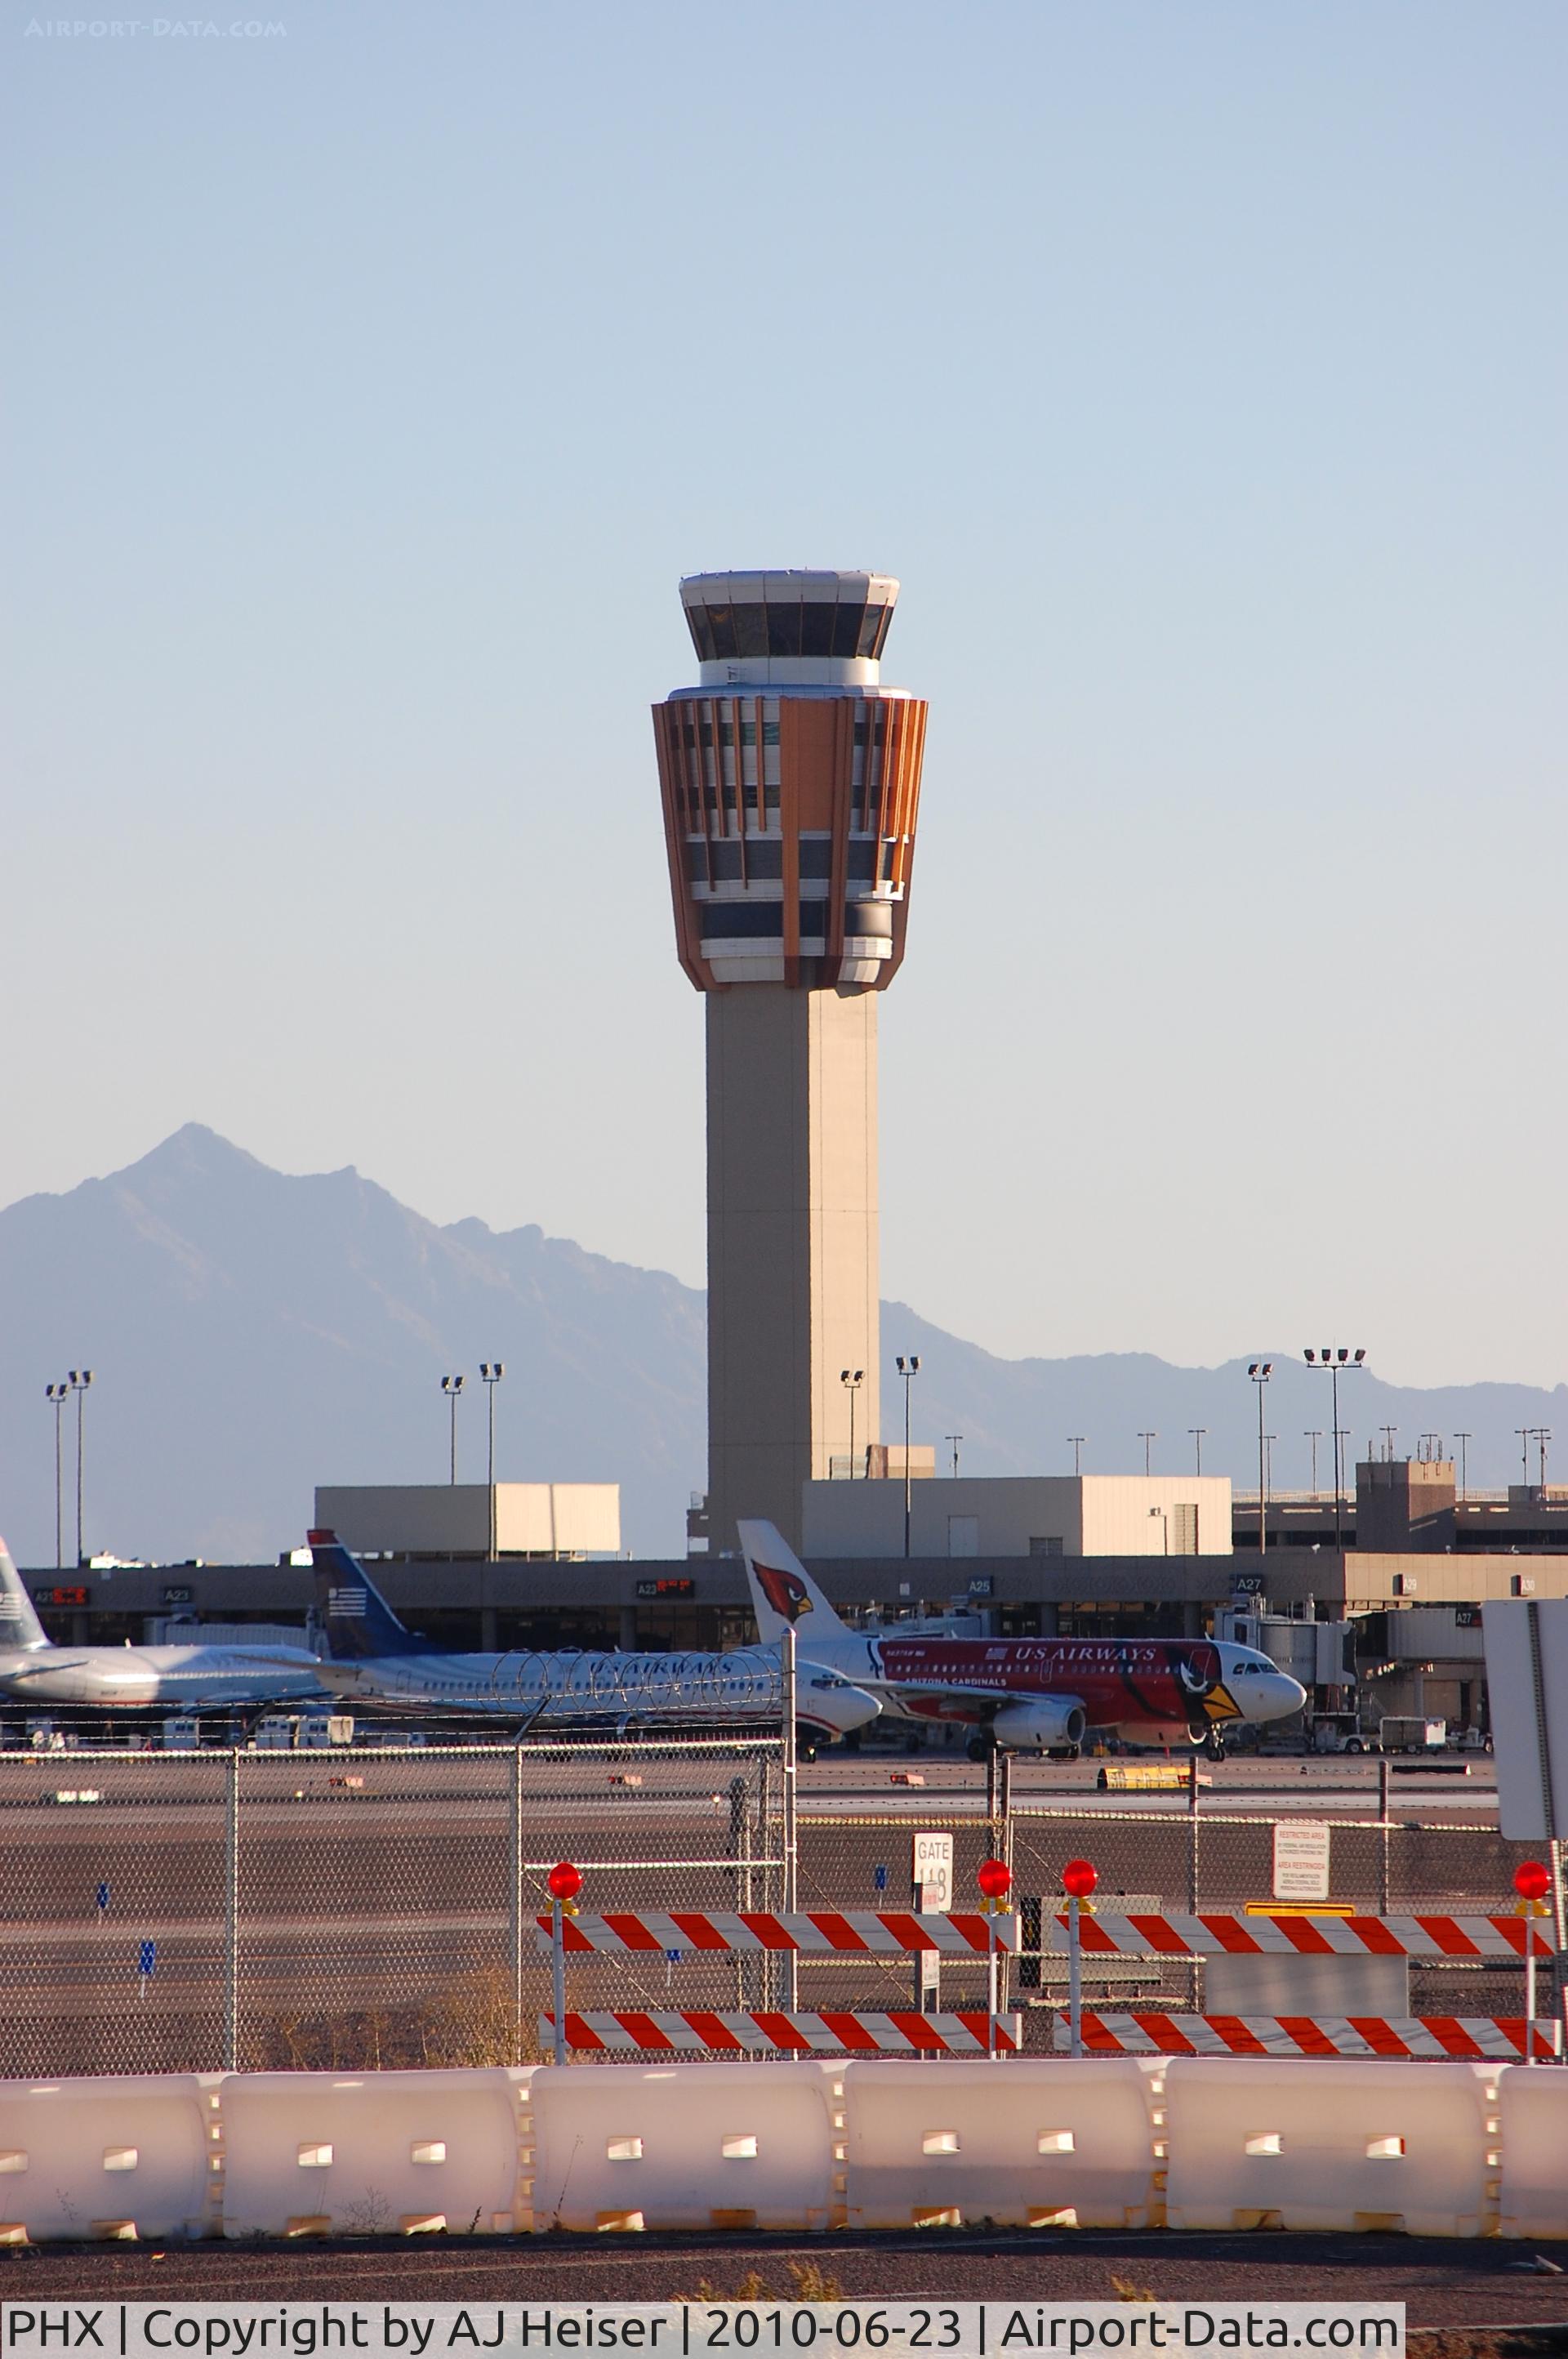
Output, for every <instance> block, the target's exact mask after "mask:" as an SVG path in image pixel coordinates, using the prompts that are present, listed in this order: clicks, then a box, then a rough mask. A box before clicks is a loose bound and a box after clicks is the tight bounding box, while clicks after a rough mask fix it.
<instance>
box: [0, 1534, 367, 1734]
mask: <svg viewBox="0 0 1568 2359" xmlns="http://www.w3.org/2000/svg"><path fill="white" fill-rule="evenodd" d="M320 1669H321V1667H320V1665H319V1663H318V1662H317V1660H316V1658H315V1656H314V1655H312V1654H310V1653H309V1652H308V1650H307V1649H306V1648H305V1647H234V1646H225V1647H202V1646H186V1647H57V1646H55V1645H54V1644H53V1642H52V1640H50V1639H49V1638H48V1637H47V1636H45V1634H44V1626H43V1624H42V1623H41V1622H40V1621H39V1620H38V1614H37V1613H36V1612H35V1611H34V1608H33V1601H32V1599H31V1598H30V1597H29V1596H28V1594H27V1590H26V1589H25V1588H24V1587H23V1585H22V1577H21V1574H20V1573H19V1572H18V1571H16V1566H15V1565H14V1564H13V1563H12V1561H11V1555H10V1551H9V1549H7V1548H6V1546H5V1541H4V1540H0V1698H3V1699H5V1700H7V1701H14V1702H20V1703H25V1704H27V1705H29V1706H32V1705H35V1704H37V1705H39V1706H45V1705H47V1706H49V1707H51V1708H52V1707H53V1706H55V1705H57V1704H70V1705H75V1706H78V1707H81V1708H85V1709H87V1710H89V1711H96V1712H126V1711H146V1710H149V1709H156V1710H158V1711H161V1712H177V1711H178V1712H217V1711H221V1710H222V1709H223V1708H225V1707H227V1706H231V1705H244V1704H266V1703H284V1702H287V1701H292V1700H294V1699H295V1698H303V1697H306V1696H314V1697H315V1698H316V1700H317V1701H319V1702H325V1701H326V1691H325V1690H324V1689H323V1688H322V1685H321V1679H320Z"/></svg>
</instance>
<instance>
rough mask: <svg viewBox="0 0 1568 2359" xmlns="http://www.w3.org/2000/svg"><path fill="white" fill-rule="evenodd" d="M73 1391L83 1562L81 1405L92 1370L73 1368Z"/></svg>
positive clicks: (78, 1532)
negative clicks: (74, 1396)
mask: <svg viewBox="0 0 1568 2359" xmlns="http://www.w3.org/2000/svg"><path fill="white" fill-rule="evenodd" d="M68 1373H69V1381H70V1389H71V1391H72V1392H73V1393H74V1394H75V1395H76V1561H77V1563H78V1565H79V1566H80V1564H81V1404H82V1402H83V1401H84V1400H85V1399H86V1397H87V1387H88V1386H89V1385H90V1384H91V1383H92V1369H91V1368H82V1369H80V1370H78V1369H76V1368H72V1369H70V1371H69V1372H68Z"/></svg>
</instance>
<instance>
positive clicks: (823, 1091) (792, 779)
mask: <svg viewBox="0 0 1568 2359" xmlns="http://www.w3.org/2000/svg"><path fill="white" fill-rule="evenodd" d="M897 597H898V583H897V582H893V581H891V580H890V579H889V578H888V577H887V576H886V575H885V574H881V573H829V572H815V571H809V572H784V573H698V574H694V575H692V576H691V577H690V578H689V579H688V580H687V581H685V582H682V583H681V603H682V605H683V606H684V607H685V610H686V619H687V625H688V627H689V628H690V631H691V636H692V639H693V642H694V644H695V646H696V648H697V658H698V669H699V684H698V685H697V687H695V688H682V689H677V690H676V691H675V693H674V694H673V695H671V696H669V697H668V698H666V699H665V702H664V703H663V704H657V705H655V706H654V734H655V737H656V739H657V742H658V756H659V781H660V785H661V788H662V789H663V793H664V811H665V840H666V843H667V844H668V849H669V862H670V886H671V890H672V892H673V894H674V897H675V915H676V948H677V950H678V952H679V956H680V962H681V964H682V966H683V967H684V968H685V969H686V972H687V974H688V975H689V976H690V978H691V980H692V982H693V983H694V984H696V985H697V989H698V991H700V992H701V993H703V995H704V996H705V998H706V1001H707V1007H708V1548H709V1549H710V1550H711V1551H713V1552H718V1551H720V1550H728V1549H734V1548H735V1547H736V1546H737V1545H738V1542H737V1538H736V1532H735V1521H736V1517H739V1516H766V1517H771V1518H772V1520H773V1522H774V1523H775V1524H777V1525H778V1527H779V1528H780V1530H781V1531H783V1532H784V1533H785V1534H786V1535H788V1537H789V1538H791V1539H792V1540H798V1538H799V1533H800V1516H801V1484H803V1483H804V1482H806V1480H807V1479H813V1480H821V1479H823V1478H824V1477H826V1476H827V1475H828V1474H829V1473H833V1472H834V1471H836V1470H835V1468H834V1467H833V1465H832V1461H833V1460H835V1459H837V1460H838V1463H839V1467H840V1468H847V1467H848V1465H849V1458H850V1451H851V1419H853V1446H854V1451H855V1454H856V1456H857V1458H858V1459H859V1462H860V1464H861V1465H862V1466H863V1464H864V1458H863V1456H862V1455H861V1454H860V1453H862V1452H863V1451H864V1450H865V1447H866V1445H867V1444H868V1443H869V1442H872V1441H875V1440H877V1438H878V1435H879V1431H880V1427H879V1419H878V1398H877V1393H878V1371H879V1363H880V1353H879V1337H878V1324H879V1321H878V1296H877V994H878V992H880V991H885V989H886V988H887V986H888V984H890V983H891V982H892V978H893V976H894V975H895V974H896V973H897V972H898V968H899V962H900V961H901V960H902V958H903V942H904V929H905V926H906V923H907V921H908V914H909V882H910V871H911V868H912V866H913V864H914V821H915V812H916V809H917V806H918V803H919V799H920V765H921V755H922V751H923V748H924V745H925V704H924V703H923V702H922V701H920V700H919V699H918V698H916V697H913V696H911V695H909V694H908V693H907V691H906V690H903V689H900V688H884V687H883V686H882V683H881V652H882V646H883V642H884V641H885V639H886V637H887V633H888V625H889V624H890V623H891V621H892V610H893V604H894V602H895V601H896V599H897ZM846 1369H848V1370H849V1371H851V1372H853V1371H862V1372H863V1377H862V1381H861V1383H860V1386H859V1387H858V1388H855V1387H851V1386H847V1385H845V1384H844V1383H843V1381H842V1377H843V1374H844V1371H845V1370H846Z"/></svg>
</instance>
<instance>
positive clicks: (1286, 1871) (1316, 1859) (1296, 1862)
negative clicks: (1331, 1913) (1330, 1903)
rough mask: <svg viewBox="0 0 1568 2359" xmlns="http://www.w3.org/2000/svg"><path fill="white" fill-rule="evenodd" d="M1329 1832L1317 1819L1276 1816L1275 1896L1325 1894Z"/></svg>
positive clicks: (1294, 1897)
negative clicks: (1279, 1817)
mask: <svg viewBox="0 0 1568 2359" xmlns="http://www.w3.org/2000/svg"><path fill="white" fill-rule="evenodd" d="M1328 1835H1329V1831H1328V1829H1327V1827H1326V1826H1325V1824H1324V1823H1323V1821H1321V1820H1319V1819H1297V1820H1294V1821H1292V1820H1290V1819H1276V1820H1275V1821H1274V1897H1275V1899H1276V1900H1326V1899H1327V1898H1328Z"/></svg>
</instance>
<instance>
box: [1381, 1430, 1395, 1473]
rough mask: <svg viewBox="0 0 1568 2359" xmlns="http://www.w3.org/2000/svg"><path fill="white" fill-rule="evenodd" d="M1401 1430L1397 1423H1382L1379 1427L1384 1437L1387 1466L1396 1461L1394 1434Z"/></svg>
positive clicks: (1384, 1457)
mask: <svg viewBox="0 0 1568 2359" xmlns="http://www.w3.org/2000/svg"><path fill="white" fill-rule="evenodd" d="M1378 1430H1379V1433H1380V1434H1381V1435H1382V1437H1383V1463H1384V1465H1385V1466H1391V1465H1392V1464H1393V1462H1394V1436H1395V1434H1396V1433H1398V1431H1399V1430H1400V1429H1399V1427H1398V1426H1397V1425H1380V1426H1379V1428H1378Z"/></svg>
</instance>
